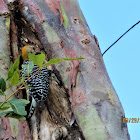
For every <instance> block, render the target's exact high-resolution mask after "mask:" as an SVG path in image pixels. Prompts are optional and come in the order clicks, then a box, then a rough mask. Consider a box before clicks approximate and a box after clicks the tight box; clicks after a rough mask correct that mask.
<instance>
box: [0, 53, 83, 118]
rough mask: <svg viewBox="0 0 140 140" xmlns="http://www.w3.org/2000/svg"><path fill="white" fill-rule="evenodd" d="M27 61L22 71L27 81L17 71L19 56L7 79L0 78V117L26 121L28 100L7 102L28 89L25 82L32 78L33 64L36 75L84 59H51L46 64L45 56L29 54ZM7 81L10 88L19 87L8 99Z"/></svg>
mask: <svg viewBox="0 0 140 140" xmlns="http://www.w3.org/2000/svg"><path fill="white" fill-rule="evenodd" d="M29 59H30V60H31V61H30V62H29V63H28V64H23V65H22V69H27V73H25V74H26V75H27V76H28V79H27V80H26V81H25V77H21V76H20V73H21V71H22V70H19V65H20V56H18V58H17V60H16V61H15V62H14V63H12V62H11V65H10V68H9V70H8V75H7V79H6V80H5V79H4V78H2V77H0V96H5V100H4V101H3V102H0V117H12V118H16V119H18V120H26V118H25V116H26V115H27V112H26V110H25V106H26V105H27V104H28V103H29V101H28V100H25V99H11V100H9V99H10V98H11V97H12V96H13V95H14V94H15V93H17V92H18V91H19V90H20V89H23V88H28V87H24V86H25V84H26V82H27V81H28V80H29V79H30V78H32V77H33V76H34V75H33V76H32V77H30V73H31V71H32V69H33V67H34V64H36V65H37V66H38V67H39V70H38V71H37V72H36V73H35V74H37V73H38V72H39V71H40V70H41V69H42V68H43V67H46V66H49V65H52V64H56V63H60V62H64V61H72V60H80V59H84V58H75V59H68V58H63V59H60V58H56V59H51V60H49V61H48V62H46V63H44V62H45V54H43V53H41V54H38V55H34V54H29ZM7 81H10V86H9V87H8V88H10V87H12V86H18V85H20V87H19V88H18V89H17V90H16V91H15V92H13V93H12V94H11V95H10V96H9V97H7V96H6V93H5V92H6V90H7V89H8V88H7Z"/></svg>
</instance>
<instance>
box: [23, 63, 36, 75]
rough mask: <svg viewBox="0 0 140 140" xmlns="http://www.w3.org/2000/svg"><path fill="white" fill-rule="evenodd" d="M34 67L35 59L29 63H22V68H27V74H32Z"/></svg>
mask: <svg viewBox="0 0 140 140" xmlns="http://www.w3.org/2000/svg"><path fill="white" fill-rule="evenodd" d="M33 67H34V63H33V61H30V62H29V63H28V64H22V68H23V69H25V70H27V71H24V72H25V75H26V76H28V75H30V74H31V72H32V69H33Z"/></svg>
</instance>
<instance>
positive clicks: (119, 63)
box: [79, 0, 140, 140]
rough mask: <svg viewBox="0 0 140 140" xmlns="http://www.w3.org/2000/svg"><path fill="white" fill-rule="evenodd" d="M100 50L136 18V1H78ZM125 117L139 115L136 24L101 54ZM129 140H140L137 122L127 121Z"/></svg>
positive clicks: (139, 34)
mask: <svg viewBox="0 0 140 140" xmlns="http://www.w3.org/2000/svg"><path fill="white" fill-rule="evenodd" d="M79 4H80V7H81V9H82V11H83V14H84V16H85V18H86V20H87V23H88V25H89V27H90V29H91V32H92V33H93V34H95V35H96V37H97V38H98V41H99V45H100V48H101V51H102V53H103V52H104V51H105V50H106V49H107V48H108V47H109V46H110V45H111V44H112V43H113V42H114V41H116V40H117V39H118V38H119V37H120V36H121V35H122V34H123V33H124V32H125V31H126V30H128V29H129V28H130V27H131V26H132V25H133V24H135V23H136V22H138V21H139V20H140V0H133V1H132V0H117V1H112V0H106V1H104V0H103V1H99V0H79ZM103 59H104V63H105V65H106V69H107V71H108V74H109V77H110V79H111V81H112V83H113V85H114V88H115V90H116V92H117V94H118V96H119V99H120V101H121V103H122V106H123V109H124V111H125V116H126V118H140V110H139V107H140V24H138V25H137V26H136V27H135V28H133V29H132V30H131V31H130V32H129V33H127V34H126V35H125V36H124V37H123V38H122V39H121V40H120V41H119V42H118V43H117V44H115V45H114V46H113V47H112V48H111V49H110V50H109V51H108V52H107V53H106V54H105V55H104V57H103ZM128 131H129V134H130V137H131V140H140V122H139V123H138V124H137V123H129V124H128Z"/></svg>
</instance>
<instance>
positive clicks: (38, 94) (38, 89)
mask: <svg viewBox="0 0 140 140" xmlns="http://www.w3.org/2000/svg"><path fill="white" fill-rule="evenodd" d="M29 53H31V54H35V55H36V54H37V52H36V51H35V46H24V47H23V48H22V58H23V65H29V63H30V62H31V60H29V57H28V55H29ZM38 70H39V67H38V66H37V65H35V64H34V66H33V69H32V71H31V73H29V72H28V69H27V68H23V70H22V77H23V76H25V80H27V79H28V78H29V77H31V78H30V79H29V80H28V81H27V82H26V87H27V88H26V89H27V90H26V92H27V98H28V100H29V101H30V104H29V105H28V106H29V110H27V118H31V117H32V115H33V113H34V110H35V108H36V106H37V104H39V103H41V102H43V101H45V100H46V98H47V95H48V91H49V70H48V69H47V67H44V68H42V69H41V70H40V71H38ZM37 71H38V73H36V72H37ZM35 73H36V74H35Z"/></svg>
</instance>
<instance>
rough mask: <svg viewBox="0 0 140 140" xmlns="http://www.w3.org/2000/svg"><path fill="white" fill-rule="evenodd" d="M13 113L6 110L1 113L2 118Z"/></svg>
mask: <svg viewBox="0 0 140 140" xmlns="http://www.w3.org/2000/svg"><path fill="white" fill-rule="evenodd" d="M10 113H13V111H6V112H2V113H0V118H1V117H6V116H7V115H8V114H10Z"/></svg>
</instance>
